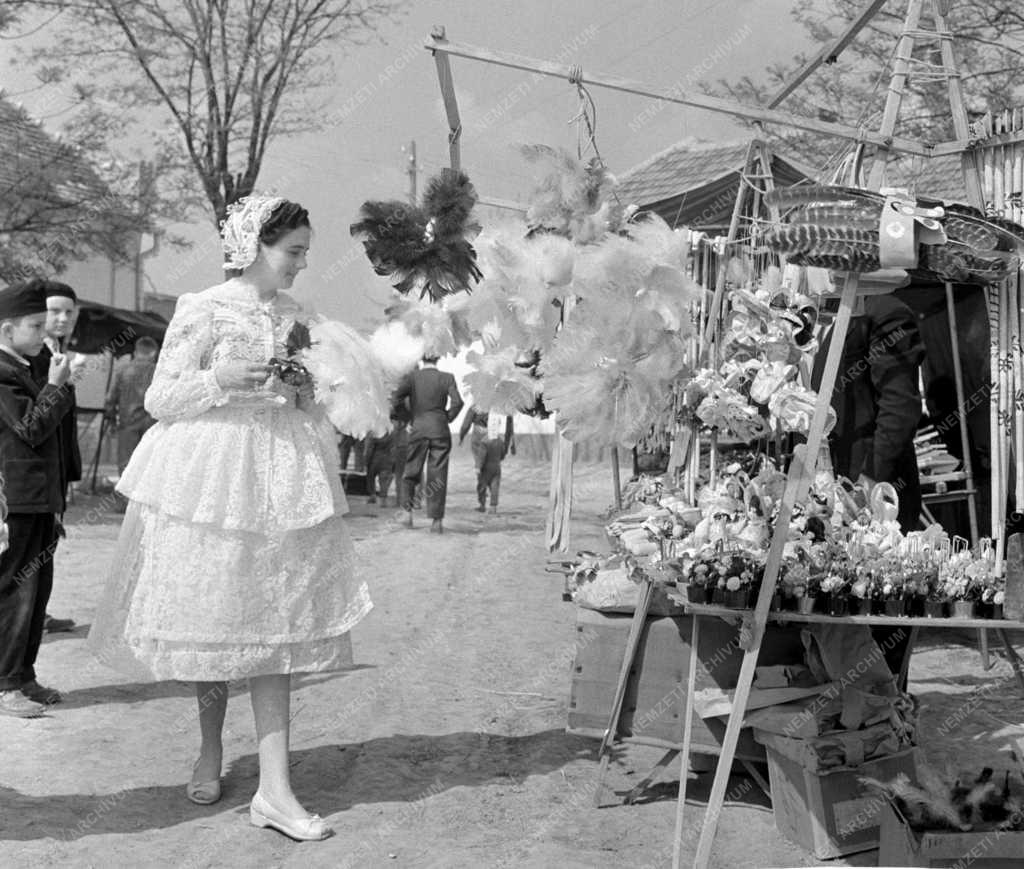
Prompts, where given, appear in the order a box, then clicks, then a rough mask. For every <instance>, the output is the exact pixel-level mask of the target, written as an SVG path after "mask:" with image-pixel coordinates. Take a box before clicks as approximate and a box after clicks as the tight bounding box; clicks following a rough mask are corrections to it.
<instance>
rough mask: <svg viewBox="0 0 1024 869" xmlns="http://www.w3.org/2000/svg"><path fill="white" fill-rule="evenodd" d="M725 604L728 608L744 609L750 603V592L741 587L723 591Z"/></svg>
mask: <svg viewBox="0 0 1024 869" xmlns="http://www.w3.org/2000/svg"><path fill="white" fill-rule="evenodd" d="M725 605H726V606H727V607H729V608H730V609H735V610H745V609H747V607H748V606H749V605H750V592H749V591H748V590H747V589H745V588H741V589H738V590H737V591H728V590H726V592H725Z"/></svg>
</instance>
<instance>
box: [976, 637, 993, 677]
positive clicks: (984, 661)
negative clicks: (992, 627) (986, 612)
mask: <svg viewBox="0 0 1024 869" xmlns="http://www.w3.org/2000/svg"><path fill="white" fill-rule="evenodd" d="M978 651H979V652H980V653H981V669H982V670H991V669H992V659H991V658H990V657H989V655H988V631H987V630H985V628H978Z"/></svg>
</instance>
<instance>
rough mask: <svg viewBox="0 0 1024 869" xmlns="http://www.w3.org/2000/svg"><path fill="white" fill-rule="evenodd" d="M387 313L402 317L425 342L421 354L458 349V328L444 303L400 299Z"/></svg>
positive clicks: (455, 350)
mask: <svg viewBox="0 0 1024 869" xmlns="http://www.w3.org/2000/svg"><path fill="white" fill-rule="evenodd" d="M388 316H389V317H391V318H392V319H397V320H399V321H400V322H401V323H402V325H403V326H405V328H406V329H407V330H408V331H409V334H410V335H412V336H413V337H414V338H417V339H419V340H420V341H422V342H423V354H422V355H424V356H438V357H440V356H448V355H449V354H452V353H457V352H458V349H459V346H458V343H457V341H456V332H457V331H458V328H457V327H456V326H454V325H453V323H452V317H451V315H450V314H449V313H448V310H447V308H445V307H444V306H443V305H438V304H434V303H433V302H428V301H425V300H423V299H408V298H406V299H400V300H399V301H398V302H396V303H395V304H394V305H392V306H391V307H390V308H389V309H388Z"/></svg>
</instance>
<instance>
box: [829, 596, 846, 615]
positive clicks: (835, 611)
mask: <svg viewBox="0 0 1024 869" xmlns="http://www.w3.org/2000/svg"><path fill="white" fill-rule="evenodd" d="M849 600H850V599H849V598H848V597H847V596H846V595H845V594H830V595H829V601H828V614H829V615H830V616H845V615H847V614H848V613H849V612H850V608H849Z"/></svg>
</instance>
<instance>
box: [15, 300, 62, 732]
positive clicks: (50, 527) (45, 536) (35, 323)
mask: <svg viewBox="0 0 1024 869" xmlns="http://www.w3.org/2000/svg"><path fill="white" fill-rule="evenodd" d="M45 325H46V296H45V294H44V293H43V292H42V290H41V289H40V287H39V286H38V285H37V283H36V282H32V281H30V282H28V283H22V284H15V285H14V286H12V287H8V288H7V289H5V290H3V291H0V467H2V470H3V478H4V490H5V494H6V497H7V509H8V515H7V525H8V529H9V532H10V548H9V549H8V550H7V551H6V552H4V553H3V555H0V715H12V716H16V717H21V718H31V717H35V716H38V715H41V714H42V713H43V712H44V711H45V709H46V707H47V706H49V705H51V704H53V703H57V702H59V701H60V699H61V696H60V693H59V692H58V691H55V690H54V689H52V688H45V687H43V686H42V685H40V684H39V682H38V681H36V672H35V662H36V657H37V655H38V653H39V645H40V642H41V640H42V636H43V620H44V617H45V615H46V604H47V601H48V600H49V599H50V591H51V589H52V587H53V551H54V549H55V548H56V542H57V535H56V519H55V516H56V515H58V514H60V513H63V512H64V504H65V502H64V494H65V493H64V489H63V485H64V482H65V472H64V471H63V467H62V462H63V456H62V453H61V440H60V434H59V431H60V425H61V421H62V420H63V418H64V417H65V416H66V415H67V414H68V412H69V411H70V410H71V407H72V405H73V403H74V396H73V395H72V392H71V390H70V388H69V387H68V386H67V383H68V378H69V377H70V374H71V372H70V366H69V364H68V360H67V357H66V356H65V355H64V354H62V353H56V354H54V355H53V356H52V358H51V359H50V367H49V371H48V374H47V382H46V384H45V385H44V386H42V387H40V386H39V385H38V384H37V383H36V381H35V379H34V378H33V377H32V369H31V364H30V362H29V359H28V358H27V357H31V356H35V355H37V354H38V353H39V352H40V351H41V350H42V349H43V339H44V336H45V331H44V330H45Z"/></svg>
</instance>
